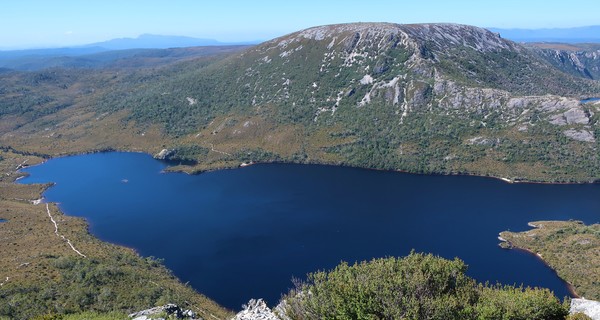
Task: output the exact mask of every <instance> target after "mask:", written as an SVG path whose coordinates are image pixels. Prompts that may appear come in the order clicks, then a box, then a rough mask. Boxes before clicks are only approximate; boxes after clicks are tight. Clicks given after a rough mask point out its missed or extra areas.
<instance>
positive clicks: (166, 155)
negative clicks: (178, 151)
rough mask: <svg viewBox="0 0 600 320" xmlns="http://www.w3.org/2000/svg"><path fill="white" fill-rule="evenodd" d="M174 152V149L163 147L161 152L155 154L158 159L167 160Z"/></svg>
mask: <svg viewBox="0 0 600 320" xmlns="http://www.w3.org/2000/svg"><path fill="white" fill-rule="evenodd" d="M173 154H175V151H174V150H169V149H162V150H160V152H159V153H157V154H155V155H154V158H155V159H158V160H167V159H169V157H170V156H172V155H173Z"/></svg>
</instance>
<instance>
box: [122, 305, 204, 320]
mask: <svg viewBox="0 0 600 320" xmlns="http://www.w3.org/2000/svg"><path fill="white" fill-rule="evenodd" d="M129 317H130V318H133V320H150V319H152V320H160V319H163V320H164V319H171V318H176V319H188V320H201V319H202V318H196V313H195V312H193V311H192V310H182V309H181V308H180V307H178V306H177V305H176V304H172V303H169V304H166V305H164V306H160V307H154V308H150V309H146V310H142V311H139V312H135V313H132V314H130V315H129Z"/></svg>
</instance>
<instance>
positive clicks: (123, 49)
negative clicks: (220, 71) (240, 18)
mask: <svg viewBox="0 0 600 320" xmlns="http://www.w3.org/2000/svg"><path fill="white" fill-rule="evenodd" d="M255 43H257V42H245V43H243V42H237V43H234V42H219V41H217V40H214V39H200V38H191V37H182V36H163V35H153V34H143V35H140V36H139V37H137V38H119V39H112V40H108V41H104V42H96V43H91V44H87V45H83V46H77V47H65V48H42V49H28V50H10V51H0V68H7V69H15V70H23V71H27V70H29V71H31V70H39V69H44V68H52V67H70V68H79V67H83V68H95V67H106V66H107V65H108V64H110V63H112V62H113V61H114V60H117V59H124V58H128V57H131V56H137V57H140V56H141V55H157V54H159V55H163V56H164V55H172V54H174V55H180V54H182V53H183V54H187V55H196V52H195V51H194V50H191V51H190V50H187V51H186V50H179V49H178V48H189V47H214V48H215V50H211V49H209V48H206V49H205V50H201V52H200V53H201V55H203V54H204V52H205V51H207V50H208V51H211V52H212V51H215V52H216V51H221V50H226V49H225V47H241V46H247V45H250V44H255ZM217 48H218V49H217ZM165 49H170V50H169V51H162V52H161V53H159V52H158V51H157V50H165ZM171 49H172V50H171ZM111 51H118V52H111ZM196 51H197V50H196Z"/></svg>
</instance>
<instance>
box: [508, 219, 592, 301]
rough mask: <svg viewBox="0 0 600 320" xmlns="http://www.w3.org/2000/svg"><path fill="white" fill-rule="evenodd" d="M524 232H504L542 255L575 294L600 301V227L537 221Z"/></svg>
mask: <svg viewBox="0 0 600 320" xmlns="http://www.w3.org/2000/svg"><path fill="white" fill-rule="evenodd" d="M530 225H532V226H535V227H534V228H533V229H531V230H528V231H524V232H507V231H505V232H502V233H500V236H501V237H502V238H504V239H505V240H507V241H508V242H509V244H510V245H512V246H514V247H517V248H521V249H525V250H528V251H530V252H533V253H536V254H539V255H540V257H541V258H542V259H543V260H544V261H545V262H546V263H548V265H550V267H552V268H553V269H554V270H556V272H557V273H558V275H559V276H560V277H561V278H562V279H564V280H565V281H567V282H569V283H570V284H571V285H572V286H573V288H574V290H575V292H576V293H577V294H578V295H580V296H584V297H586V298H588V299H595V300H598V299H600V286H599V285H598V284H599V283H600V224H593V225H585V224H583V223H581V222H579V221H535V222H531V223H530Z"/></svg>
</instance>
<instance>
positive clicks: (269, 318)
mask: <svg viewBox="0 0 600 320" xmlns="http://www.w3.org/2000/svg"><path fill="white" fill-rule="evenodd" d="M243 307H244V310H242V311H240V312H239V313H238V314H236V315H235V317H233V318H232V320H285V319H282V318H280V317H278V316H277V315H276V314H275V313H273V311H271V309H270V308H269V307H267V304H266V303H265V302H264V301H263V300H262V299H258V300H254V299H252V300H250V301H249V302H248V304H246V305H244V306H243Z"/></svg>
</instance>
